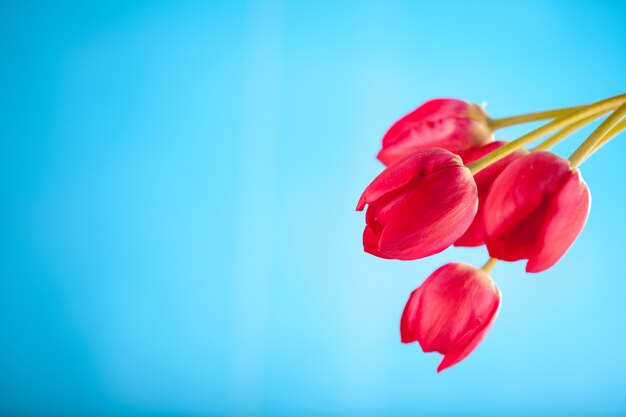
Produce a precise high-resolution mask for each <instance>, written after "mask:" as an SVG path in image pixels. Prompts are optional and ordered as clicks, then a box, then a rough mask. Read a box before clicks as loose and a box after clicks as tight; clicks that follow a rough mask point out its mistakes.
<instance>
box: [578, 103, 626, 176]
mask: <svg viewBox="0 0 626 417" xmlns="http://www.w3.org/2000/svg"><path fill="white" fill-rule="evenodd" d="M625 116H626V103H624V104H622V105H621V106H619V107H618V108H617V110H615V111H614V112H613V113H611V115H610V116H609V117H607V118H606V120H604V121H603V122H602V123H601V124H600V126H598V127H597V128H596V130H594V131H593V132H591V135H589V137H588V138H587V139H585V141H584V142H583V143H582V145H580V146H579V147H578V149H576V150H575V151H574V153H572V154H571V155H570V157H569V158H568V159H569V161H570V164H571V165H572V168H577V167H578V165H580V164H581V163H583V162H584V160H585V159H587V157H588V156H589V155H591V153H592V152H593V150H594V149H595V148H596V147H597V146H598V145H600V143H601V142H602V139H603V138H604V136H606V135H607V133H609V132H610V131H611V130H612V129H613V128H614V127H615V126H617V124H618V123H619V122H620V120H622V119H623V118H624V117H625Z"/></svg>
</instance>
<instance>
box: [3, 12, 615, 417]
mask: <svg viewBox="0 0 626 417" xmlns="http://www.w3.org/2000/svg"><path fill="white" fill-rule="evenodd" d="M435 3H436V4H435ZM625 22H626V3H624V2H623V1H615V2H599V1H587V2H582V1H543V2H539V1H528V2H521V1H520V2H461V1H458V2H456V1H453V2H414V1H407V2H333V1H324V2H317V1H310V2H307V1H292V2H280V1H249V2H244V3H235V2H227V1H225V2H212V1H209V2H178V1H171V2H154V1H148V2H142V1H130V2H127V1H119V2H77V3H68V2H35V3H25V2H20V1H15V2H11V1H6V0H5V1H2V2H1V5H0V144H1V150H0V196H1V197H2V205H1V206H0V274H1V277H0V332H1V340H0V414H2V415H62V414H64V413H65V414H67V413H69V414H90V415H111V414H117V415H146V416H148V415H159V416H166V415H167V416H169V415H173V416H176V415H181V416H187V415H188V416H196V415H197V416H201V415H234V416H239V415H260V414H262V415H279V416H280V415H283V416H288V415H305V416H306V415H347V416H350V415H352V416H368V415H397V416H400V415H424V416H452V415H454V416H461V415H462V416H472V415H483V416H517V415H519V416H522V415H524V416H528V415H581V416H582V415H590V414H594V415H598V416H600V415H618V414H621V415H623V414H625V413H626V395H624V387H625V386H626V357H625V356H624V352H625V351H626V326H624V319H625V318H626V303H625V302H624V293H625V292H626V280H625V279H624V277H625V276H626V264H625V263H624V253H623V251H624V238H623V236H624V232H625V231H626V218H625V216H624V212H625V211H626V194H625V193H624V188H623V187H624V186H623V184H624V183H625V182H626V171H625V170H624V169H623V157H622V156H621V155H622V154H623V153H624V152H625V151H626V137H624V138H622V139H617V140H615V141H614V142H613V143H611V144H609V145H608V146H606V148H604V149H603V150H602V151H601V152H599V153H598V154H597V155H596V156H594V157H593V158H592V159H590V160H589V161H588V162H586V163H585V164H584V165H583V169H582V171H583V175H584V177H585V179H586V180H587V182H588V184H589V186H590V188H591V191H592V195H593V208H592V212H591V216H590V218H589V221H588V224H587V227H586V228H585V230H584V231H583V233H582V235H581V236H580V238H579V240H578V241H577V243H576V244H575V245H574V247H573V248H572V250H571V251H570V252H569V253H568V254H567V255H566V256H565V257H564V258H563V260H562V262H560V263H559V264H558V265H557V266H555V267H554V268H552V269H550V270H549V271H547V272H544V273H541V274H538V275H527V274H525V273H524V272H523V264H522V263H519V262H518V263H514V264H503V263H501V264H499V265H497V266H496V268H495V269H494V271H493V276H494V279H495V280H496V281H497V283H498V285H499V286H500V288H501V290H502V293H503V304H502V308H501V311H500V315H499V317H498V319H497V322H496V324H495V326H494V327H493V329H492V331H491V332H490V334H489V335H488V336H487V338H486V339H485V340H484V342H483V343H482V344H481V345H480V346H479V347H478V349H477V350H476V351H475V352H474V353H473V354H472V355H471V356H470V357H468V358H467V359H466V360H465V361H464V362H462V363H461V364H459V365H458V366H456V367H453V368H451V369H449V370H447V371H445V372H443V373H442V374H439V375H437V374H436V373H435V368H436V365H437V363H438V362H439V359H440V357H439V355H437V354H430V355H425V354H423V353H421V351H420V349H419V347H418V346H417V345H402V344H401V343H400V341H399V331H398V325H399V317H400V314H401V312H402V308H403V307H404V303H405V301H406V299H407V297H408V295H409V293H410V291H412V290H413V289H414V288H415V287H417V286H418V285H419V284H420V283H421V281H422V280H423V279H424V278H425V277H426V276H428V274H430V272H432V271H433V270H434V269H435V268H437V267H438V266H440V265H441V264H443V263H445V262H448V261H450V260H459V261H465V262H470V263H472V264H475V265H481V264H482V263H484V261H485V260H486V253H485V250H484V249H483V248H475V249H451V250H448V251H446V252H444V253H442V254H439V255H437V256H434V257H432V258H429V259H425V260H421V261H416V262H399V261H385V260H382V259H378V258H375V257H372V256H369V255H367V254H365V253H363V252H362V248H361V232H362V228H363V224H364V220H363V215H362V214H361V213H356V212H354V206H355V203H356V201H357V199H358V196H359V195H360V193H361V191H362V189H363V188H364V187H365V186H366V185H367V184H368V183H369V181H370V180H371V179H372V178H373V177H374V176H375V175H377V173H378V172H379V171H380V170H381V165H380V164H379V163H378V162H377V161H376V160H375V159H374V155H375V154H376V152H377V150H378V147H379V143H380V138H381V137H382V135H383V133H384V132H385V130H386V129H387V128H388V127H389V126H390V124H391V123H392V122H393V121H394V120H395V119H396V118H398V117H399V116H401V115H403V114H405V113H406V112H408V111H410V110H411V109H413V108H414V107H416V106H417V105H418V104H420V103H421V102H423V101H425V100H427V99H429V98H433V97H446V96H451V97H459V98H463V99H466V100H470V101H474V102H483V101H488V102H489V105H488V107H487V109H488V111H489V112H490V114H491V115H492V116H494V117H502V116H507V115H512V114H517V113H522V112H527V111H535V110H541V109H547V108H553V107H560V106H566V105H574V104H582V103H587V102H591V101H595V100H598V99H601V98H604V97H607V96H611V95H615V94H618V93H623V92H626V78H625V77H624V75H625V74H626V24H625ZM528 128H529V126H524V127H523V128H515V129H508V130H504V131H502V132H498V137H499V138H508V139H510V138H514V137H515V135H516V134H519V133H520V132H523V131H524V130H525V129H528ZM587 132H589V130H587ZM583 138H584V136H583V135H582V134H581V135H577V136H575V137H574V138H572V139H571V140H570V141H569V142H568V143H566V144H564V145H562V146H559V147H558V148H557V151H558V152H560V153H561V154H563V155H567V154H568V152H570V151H571V150H572V149H573V148H574V147H575V146H576V143H577V142H580V141H581V140H582V139H583Z"/></svg>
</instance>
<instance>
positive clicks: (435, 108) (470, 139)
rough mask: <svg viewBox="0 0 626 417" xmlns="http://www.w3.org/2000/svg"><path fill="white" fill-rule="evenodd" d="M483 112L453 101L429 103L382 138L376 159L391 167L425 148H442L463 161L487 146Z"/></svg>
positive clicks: (488, 132) (488, 135)
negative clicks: (458, 156)
mask: <svg viewBox="0 0 626 417" xmlns="http://www.w3.org/2000/svg"><path fill="white" fill-rule="evenodd" d="M488 120H489V119H488V117H487V114H486V113H485V111H484V110H483V109H482V108H481V107H480V106H478V105H476V104H472V103H467V102H465V101H461V100H455V99H436V100H430V101H427V102H426V103H424V104H422V105H421V106H419V107H418V108H417V109H415V110H413V111H412V112H411V113H409V114H407V115H406V116H404V117H402V118H401V119H399V120H398V121H397V122H395V123H394V124H393V126H391V128H390V129H389V130H388V131H387V133H386V134H385V136H384V137H383V143H382V149H381V150H380V152H379V153H378V156H377V158H378V159H379V160H380V161H381V162H382V163H383V164H385V165H390V164H392V163H394V162H396V161H398V160H400V159H402V158H405V157H407V156H408V155H411V154H412V153H413V152H415V151H417V150H420V149H425V148H433V147H436V148H443V149H447V150H449V151H450V152H452V153H456V154H458V155H461V157H465V156H466V155H467V154H468V153H471V152H473V151H474V150H475V149H477V148H479V147H481V146H483V145H485V144H486V143H488V142H490V141H491V140H492V137H493V133H492V130H491V128H490V127H489V124H488Z"/></svg>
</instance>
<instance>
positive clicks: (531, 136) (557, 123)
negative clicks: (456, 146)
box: [467, 94, 626, 174]
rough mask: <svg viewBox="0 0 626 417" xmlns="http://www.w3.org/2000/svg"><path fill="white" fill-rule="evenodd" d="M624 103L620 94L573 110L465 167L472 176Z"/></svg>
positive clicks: (625, 96)
mask: <svg viewBox="0 0 626 417" xmlns="http://www.w3.org/2000/svg"><path fill="white" fill-rule="evenodd" d="M624 102H626V94H621V95H619V96H615V97H611V98H607V99H605V100H601V101H598V102H597V103H594V104H590V105H589V106H586V107H583V108H582V109H579V110H575V111H573V112H571V113H569V114H567V115H565V116H563V117H560V118H558V119H555V120H553V121H551V122H550V123H547V124H545V125H543V126H541V127H539V128H537V129H535V130H532V131H530V132H528V133H527V134H525V135H523V136H520V137H519V138H517V139H515V140H514V141H512V142H509V143H507V144H506V145H504V146H502V147H500V148H498V149H496V150H495V151H493V152H490V153H489V154H487V155H485V156H483V157H482V158H480V159H477V160H476V161H474V162H472V163H470V164H468V165H467V167H468V168H469V169H470V171H471V172H472V174H476V173H478V172H479V171H481V170H483V169H484V168H486V167H488V166H489V165H491V164H493V163H494V162H497V161H499V160H500V159H502V158H506V157H507V156H508V155H510V154H512V153H513V152H515V151H516V150H518V149H519V148H522V147H524V146H526V145H528V144H529V143H531V142H532V141H534V140H537V139H539V138H540V137H542V136H545V135H547V134H548V133H552V132H554V131H555V130H558V129H561V128H563V127H566V126H569V125H571V124H572V123H576V122H578V121H580V120H583V119H586V118H588V117H590V116H592V115H594V114H598V115H600V114H604V113H606V112H608V111H610V110H613V109H615V108H617V107H618V106H619V105H621V104H622V103H624ZM598 117H599V116H598Z"/></svg>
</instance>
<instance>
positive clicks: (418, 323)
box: [400, 263, 501, 372]
mask: <svg viewBox="0 0 626 417" xmlns="http://www.w3.org/2000/svg"><path fill="white" fill-rule="evenodd" d="M500 300H501V295H500V290H499V289H498V287H496V284H495V283H494V282H493V280H492V279H491V277H490V276H489V274H488V273H487V272H485V271H483V270H482V269H478V268H475V267H473V266H471V265H467V264H463V263H449V264H447V265H444V266H442V267H441V268H439V269H438V270H436V271H435V272H433V273H432V275H431V276H429V277H428V278H427V279H426V281H424V283H423V284H422V285H421V286H420V287H419V288H418V289H416V290H415V291H413V292H412V293H411V296H410V297H409V301H408V302H407V304H406V307H404V312H403V313H402V319H401V320H400V334H401V338H402V342H403V343H410V342H415V341H417V342H419V344H420V346H421V348H422V350H423V351H424V352H439V353H441V354H442V355H444V357H443V360H442V361H441V363H440V364H439V366H438V367H437V372H441V371H442V370H444V369H446V368H449V367H450V366H452V365H456V364H457V363H459V362H460V361H462V360H463V359H465V358H466V357H467V355H469V354H470V353H471V352H472V351H473V350H474V349H475V348H476V346H478V344H479V343H480V342H481V341H482V340H483V338H484V337H485V335H486V334H487V332H488V331H489V329H491V326H492V325H493V322H494V321H495V319H496V316H497V315H498V310H499V308H500Z"/></svg>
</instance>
